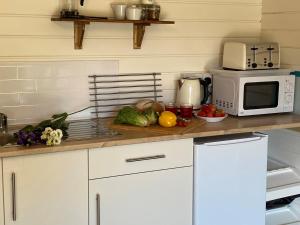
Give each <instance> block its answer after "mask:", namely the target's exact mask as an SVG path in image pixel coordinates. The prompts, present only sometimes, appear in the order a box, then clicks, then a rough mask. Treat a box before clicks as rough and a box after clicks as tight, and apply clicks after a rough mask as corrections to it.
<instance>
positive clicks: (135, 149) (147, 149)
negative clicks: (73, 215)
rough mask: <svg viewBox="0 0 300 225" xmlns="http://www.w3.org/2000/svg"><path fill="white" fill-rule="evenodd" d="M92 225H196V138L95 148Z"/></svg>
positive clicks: (92, 155) (92, 152)
mask: <svg viewBox="0 0 300 225" xmlns="http://www.w3.org/2000/svg"><path fill="white" fill-rule="evenodd" d="M89 162H90V164H89V176H90V177H89V178H90V183H89V190H90V192H89V205H90V208H89V209H90V211H89V215H90V225H192V205H193V139H184V140H173V141H162V142H152V143H144V144H135V145H124V146H115V147H108V148H100V149H92V150H90V152H89Z"/></svg>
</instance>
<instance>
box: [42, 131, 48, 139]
mask: <svg viewBox="0 0 300 225" xmlns="http://www.w3.org/2000/svg"><path fill="white" fill-rule="evenodd" d="M47 138H48V137H47V135H46V134H44V132H43V135H42V136H41V139H42V140H47Z"/></svg>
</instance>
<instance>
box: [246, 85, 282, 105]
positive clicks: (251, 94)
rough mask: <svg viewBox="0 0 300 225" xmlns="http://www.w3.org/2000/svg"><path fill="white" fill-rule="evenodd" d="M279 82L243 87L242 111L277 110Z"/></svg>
mask: <svg viewBox="0 0 300 225" xmlns="http://www.w3.org/2000/svg"><path fill="white" fill-rule="evenodd" d="M278 97H279V82H278V81H268V82H253V83H252V82H251V83H246V84H245V85H244V100H243V108H244V110H251V109H268V108H277V106H278Z"/></svg>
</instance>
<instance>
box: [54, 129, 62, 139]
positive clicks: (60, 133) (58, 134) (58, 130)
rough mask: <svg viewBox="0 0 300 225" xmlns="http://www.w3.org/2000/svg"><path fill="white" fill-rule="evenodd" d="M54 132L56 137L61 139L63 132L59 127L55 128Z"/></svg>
mask: <svg viewBox="0 0 300 225" xmlns="http://www.w3.org/2000/svg"><path fill="white" fill-rule="evenodd" d="M56 133H57V137H58V138H59V139H61V138H62V137H63V132H62V131H61V129H57V130H56Z"/></svg>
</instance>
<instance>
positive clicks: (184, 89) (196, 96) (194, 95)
mask: <svg viewBox="0 0 300 225" xmlns="http://www.w3.org/2000/svg"><path fill="white" fill-rule="evenodd" d="M210 83H211V78H209V77H206V78H204V79H202V78H198V77H185V78H182V79H180V80H178V88H177V98H176V104H177V106H178V107H180V105H184V104H189V105H193V109H194V110H197V109H200V106H201V104H205V103H206V102H207V99H208V97H209V90H208V87H209V85H210Z"/></svg>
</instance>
